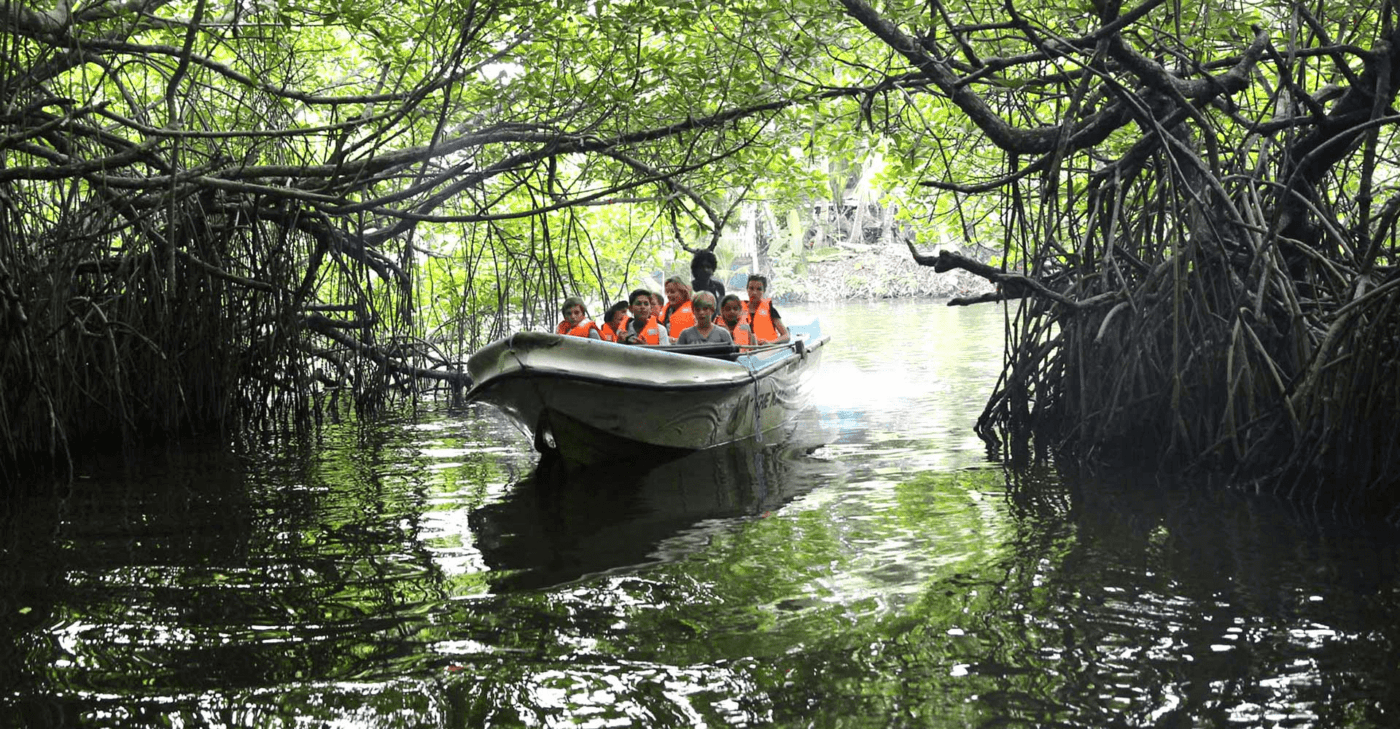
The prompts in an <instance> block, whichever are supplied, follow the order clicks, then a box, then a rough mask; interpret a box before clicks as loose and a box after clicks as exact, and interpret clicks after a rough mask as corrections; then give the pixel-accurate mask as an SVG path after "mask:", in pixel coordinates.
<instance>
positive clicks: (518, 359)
mask: <svg viewBox="0 0 1400 729" xmlns="http://www.w3.org/2000/svg"><path fill="white" fill-rule="evenodd" d="M794 329H802V328H800V327H795V328H794ZM826 341H827V339H826V338H825V337H821V336H820V331H819V328H818V327H816V326H815V325H813V326H812V327H811V329H810V330H806V331H801V332H795V335H794V341H793V342H792V343H791V344H790V345H788V346H786V347H779V348H773V349H766V350H760V351H757V352H755V353H752V354H745V355H741V356H739V357H737V358H736V360H735V361H728V360H726V359H716V358H710V357H701V356H696V355H692V354H682V353H678V352H675V351H664V350H660V349H652V348H649V347H638V346H629V345H622V344H614V343H611V342H601V341H596V340H589V339H584V338H581V337H567V336H560V335H556V334H544V333H538V332H521V333H519V334H515V335H513V336H511V337H507V338H505V339H502V340H499V341H497V342H493V343H492V344H490V345H487V346H486V347H483V348H482V349H481V350H480V351H479V352H477V353H476V354H475V355H473V356H472V358H471V360H470V361H469V362H468V370H469V372H470V373H471V375H472V380H473V382H474V383H475V385H474V386H473V388H472V390H471V391H470V392H469V393H468V398H469V399H472V400H478V401H481V402H487V403H490V404H492V405H495V406H496V407H498V408H500V409H501V410H502V411H504V412H505V413H506V414H507V415H509V416H510V417H511V418H512V419H514V420H515V421H516V422H517V423H519V424H520V426H521V427H522V428H524V429H525V430H526V431H527V432H529V433H530V434H531V435H532V436H533V437H534V440H535V444H536V447H537V448H539V449H540V450H542V451H557V452H558V453H559V455H561V456H562V457H563V458H564V459H565V460H566V461H568V462H570V463H576V464H583V465H587V464H597V463H606V462H609V461H611V460H614V459H623V460H624V461H626V460H641V459H647V458H658V457H674V456H679V455H683V454H684V453H686V452H689V451H694V450H698V449H703V448H712V447H715V446H719V445H724V444H726V443H733V442H736V441H741V440H745V439H750V438H754V439H758V440H760V441H761V440H762V437H763V435H764V434H765V433H768V432H770V431H772V430H774V429H776V428H778V427H779V426H781V425H782V424H783V423H785V422H787V421H788V420H790V419H791V418H793V417H794V416H795V415H796V414H797V413H798V412H800V411H801V410H802V409H803V408H804V407H806V404H807V400H808V395H809V392H810V387H811V381H812V375H813V374H814V373H815V371H816V369H817V368H818V366H819V364H820V360H821V356H822V353H823V348H824V345H825V344H826Z"/></svg>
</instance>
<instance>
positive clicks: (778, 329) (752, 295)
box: [747, 273, 788, 344]
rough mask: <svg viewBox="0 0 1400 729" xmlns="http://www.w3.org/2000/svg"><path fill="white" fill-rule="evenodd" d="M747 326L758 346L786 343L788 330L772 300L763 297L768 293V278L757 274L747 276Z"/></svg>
mask: <svg viewBox="0 0 1400 729" xmlns="http://www.w3.org/2000/svg"><path fill="white" fill-rule="evenodd" d="M748 292H749V302H748V307H747V309H748V322H747V323H748V325H749V328H750V329H752V330H753V334H754V339H755V340H756V341H757V342H758V343H759V344H773V343H775V342H786V341H787V340H788V330H787V327H786V326H783V318H782V317H781V316H778V309H777V307H774V306H773V300H772V299H766V298H764V297H763V295H764V294H765V293H767V292H768V277H767V276H761V275H759V274H756V273H755V274H750V275H749V285H748Z"/></svg>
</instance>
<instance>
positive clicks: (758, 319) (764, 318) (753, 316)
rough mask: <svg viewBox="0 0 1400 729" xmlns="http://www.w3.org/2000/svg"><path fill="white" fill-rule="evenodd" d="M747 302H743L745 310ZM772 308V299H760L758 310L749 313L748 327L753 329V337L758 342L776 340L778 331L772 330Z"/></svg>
mask: <svg viewBox="0 0 1400 729" xmlns="http://www.w3.org/2000/svg"><path fill="white" fill-rule="evenodd" d="M748 305H749V302H744V308H745V309H747V308H748ZM772 308H773V300H772V299H760V300H759V302H758V309H757V310H755V311H751V312H749V320H748V322H747V323H748V325H749V328H750V329H753V335H754V337H755V338H756V339H757V340H758V341H760V342H772V341H775V340H776V339H777V338H778V330H777V329H774V328H773V315H772V313H771V311H772Z"/></svg>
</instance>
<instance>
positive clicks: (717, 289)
mask: <svg viewBox="0 0 1400 729" xmlns="http://www.w3.org/2000/svg"><path fill="white" fill-rule="evenodd" d="M716 268H719V260H718V259H716V258H715V254H714V251H696V252H695V257H694V258H692V259H690V275H691V276H693V277H694V278H693V279H692V280H691V282H690V289H691V291H694V292H695V293H697V294H698V293H700V292H701V291H708V292H710V293H712V294H714V295H715V301H719V300H720V299H722V298H724V284H723V283H721V282H719V281H716V280H715V279H713V278H711V277H712V276H714V275H715V269H716Z"/></svg>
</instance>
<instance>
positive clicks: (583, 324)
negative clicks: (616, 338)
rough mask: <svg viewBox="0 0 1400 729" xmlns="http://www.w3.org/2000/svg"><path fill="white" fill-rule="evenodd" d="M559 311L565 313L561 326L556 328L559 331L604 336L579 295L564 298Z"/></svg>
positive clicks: (570, 333)
mask: <svg viewBox="0 0 1400 729" xmlns="http://www.w3.org/2000/svg"><path fill="white" fill-rule="evenodd" d="M559 313H561V314H563V315H564V321H561V322H559V326H558V327H556V328H555V331H557V332H558V333H560V334H567V335H569V336H572V337H586V338H588V339H602V338H603V336H602V335H601V334H599V333H598V325H597V324H594V323H593V320H592V319H589V318H588V309H587V307H585V306H584V305H583V299H580V298H579V297H577V296H570V297H569V298H567V299H564V304H563V305H562V306H560V307H559Z"/></svg>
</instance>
